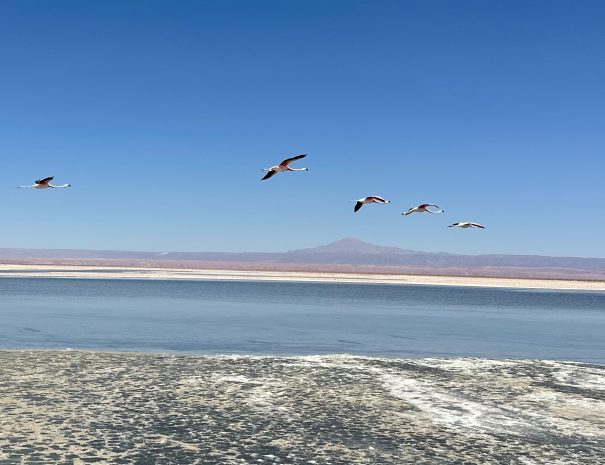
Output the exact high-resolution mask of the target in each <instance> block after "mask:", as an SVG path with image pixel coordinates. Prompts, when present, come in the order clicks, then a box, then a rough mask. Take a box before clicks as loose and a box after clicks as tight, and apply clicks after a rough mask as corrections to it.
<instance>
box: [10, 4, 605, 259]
mask: <svg viewBox="0 0 605 465" xmlns="http://www.w3.org/2000/svg"><path fill="white" fill-rule="evenodd" d="M604 21H605V3H603V2H599V1H594V2H592V1H583V2H572V1H550V0H549V1H547V0H543V1H490V2H485V1H480V0H477V1H453V0H451V1H437V0H434V1H421V0H419V1H354V0H346V1H345V0H342V1H337V0H332V1H310V0H304V1H303V0H300V1H297V0H293V1H263V0H259V1H255V2H250V1H229V0H227V1H213V2H206V1H195V2H187V1H179V2H169V1H145V2H140V1H107V0H104V1H87V2H81V1H73V2H69V1H54V2H43V1H27V0H25V1H12V0H7V1H4V2H1V3H0V52H1V53H0V56H2V73H0V84H1V85H0V108H1V109H2V111H0V160H1V161H2V163H1V165H0V166H1V167H2V183H1V185H0V192H1V193H2V197H3V199H4V201H3V202H2V204H1V205H0V212H1V215H2V228H0V247H43V248H95V249H130V250H132V249H135V250H158V251H179V250H181V251H182V250H190V251H240V250H258V251H280V250H289V249H295V248H302V247H311V246H314V245H319V244H322V243H326V242H329V241H333V240H336V239H340V238H343V237H356V238H359V239H362V240H367V241H371V242H375V243H379V244H385V245H395V246H400V247H404V248H411V249H417V250H429V251H447V252H452V253H522V254H550V255H576V256H594V257H605V241H604V240H603V237H604V230H605V215H604V214H603V213H604V207H603V205H605V189H604V186H603V174H604V172H605V158H604V149H605V131H604V128H605V86H604V83H605V60H604V59H603V56H604V52H605V31H604V29H603V27H602V25H603V24H604ZM297 153H308V154H309V155H308V157H307V158H306V159H305V160H302V161H303V162H304V163H299V164H298V166H306V167H308V168H309V169H310V171H309V172H308V173H307V172H302V173H286V174H281V175H278V176H276V177H275V178H273V179H271V180H269V181H266V182H260V181H259V179H260V177H261V176H262V173H261V171H260V169H261V168H263V167H267V166H271V165H272V164H274V163H277V162H279V161H280V160H282V159H283V158H285V157H287V156H290V155H293V154H297ZM47 175H54V176H55V180H56V182H58V183H63V182H69V183H71V184H72V185H73V188H72V189H71V190H55V191H34V190H19V189H15V186H17V185H20V184H28V183H30V182H31V181H33V180H34V179H36V178H38V177H42V176H47ZM369 194H377V195H383V196H384V197H386V198H388V199H390V200H391V201H392V202H393V203H392V204H391V205H388V206H378V205H372V206H368V207H364V208H363V209H362V210H361V211H360V212H359V213H358V214H353V213H352V205H351V204H349V203H347V200H349V199H354V198H359V197H363V196H365V195H369ZM422 202H431V203H437V204H439V205H440V206H441V207H443V208H444V209H445V210H446V214H444V215H441V216H438V215H433V216H429V215H412V216H409V217H402V216H401V215H400V212H401V211H403V210H407V208H409V207H411V206H414V205H416V204H419V203H422ZM466 220H470V221H479V222H481V223H484V224H485V225H486V226H487V229H486V230H484V231H476V230H453V229H450V228H447V227H446V226H447V224H450V223H452V222H454V221H466Z"/></svg>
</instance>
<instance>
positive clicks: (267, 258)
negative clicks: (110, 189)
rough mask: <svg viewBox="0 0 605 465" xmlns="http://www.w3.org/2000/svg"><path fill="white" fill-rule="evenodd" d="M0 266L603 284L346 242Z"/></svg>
mask: <svg viewBox="0 0 605 465" xmlns="http://www.w3.org/2000/svg"><path fill="white" fill-rule="evenodd" d="M0 262H1V263H36V264H42V263H46V264H72V265H74V264H80V265H104V266H150V267H154V266H157V267H177V268H187V267H190V268H216V269H227V268H228V269H264V270H311V271H343V272H372V273H403V274H405V273H409V274H444V275H464V276H507V277H540V278H549V277H553V278H569V279H605V259H604V258H579V257H549V256H539V255H456V254H448V253H442V252H418V251H414V250H408V249H401V248H398V247H385V246H380V245H375V244H371V243H368V242H363V241H360V240H357V239H350V238H348V239H342V240H339V241H336V242H332V243H330V244H326V245H322V246H319V247H314V248H308V249H298V250H291V251H288V252H281V253H260V252H245V253H228V252H132V251H112V250H60V249H56V250H42V249H0Z"/></svg>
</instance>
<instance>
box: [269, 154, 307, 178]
mask: <svg viewBox="0 0 605 465" xmlns="http://www.w3.org/2000/svg"><path fill="white" fill-rule="evenodd" d="M306 156H307V154H306V153H303V154H302V155H296V156H295V157H292V158H286V159H285V160H284V161H282V162H281V163H280V164H279V165H275V166H272V167H271V168H266V169H265V170H264V171H266V172H267V174H265V176H264V177H263V178H262V179H261V181H264V180H265V179H269V178H271V177H273V176H275V175H276V174H277V173H283V172H284V171H309V168H291V167H290V163H292V162H293V161H296V160H300V159H301V158H305V157H306Z"/></svg>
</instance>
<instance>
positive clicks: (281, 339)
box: [0, 278, 605, 363]
mask: <svg viewBox="0 0 605 465" xmlns="http://www.w3.org/2000/svg"><path fill="white" fill-rule="evenodd" d="M0 348H54V349H56V348H74V349H75V348H88V349H100V350H137V351H183V352H197V353H246V354H284V355H290V354H325V353H350V354H363V355H383V356H398V357H399V356H401V357H410V356H412V357H414V356H462V355H470V356H481V357H494V358H504V357H512V358H539V359H555V360H576V361H585V362H593V363H605V293H596V292H545V291H529V290H513V289H484V288H461V287H432V286H392V285H355V284H315V283H312V284H311V283H267V282H217V281H135V280H74V279H39V278H34V279H27V278H5V279H0Z"/></svg>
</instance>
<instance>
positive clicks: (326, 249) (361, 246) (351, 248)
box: [292, 237, 413, 254]
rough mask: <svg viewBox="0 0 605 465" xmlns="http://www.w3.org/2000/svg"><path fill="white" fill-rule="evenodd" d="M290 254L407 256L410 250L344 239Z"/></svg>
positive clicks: (349, 238) (348, 238)
mask: <svg viewBox="0 0 605 465" xmlns="http://www.w3.org/2000/svg"><path fill="white" fill-rule="evenodd" d="M292 252H295V253H304V254H318V253H354V254H407V253H410V252H413V251H411V250H405V249H400V248H399V247H385V246H381V245H376V244H372V243H370V242H364V241H360V240H359V239H354V238H351V237H346V238H344V239H340V240H338V241H335V242H330V243H329V244H326V245H321V246H319V247H313V248H310V249H298V250H294V251H292Z"/></svg>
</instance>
